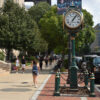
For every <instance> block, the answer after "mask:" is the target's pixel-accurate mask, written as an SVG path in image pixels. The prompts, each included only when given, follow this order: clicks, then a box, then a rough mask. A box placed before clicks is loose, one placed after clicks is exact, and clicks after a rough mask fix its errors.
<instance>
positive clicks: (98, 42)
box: [91, 23, 100, 53]
mask: <svg viewBox="0 0 100 100" xmlns="http://www.w3.org/2000/svg"><path fill="white" fill-rule="evenodd" d="M94 29H95V34H96V38H95V41H94V42H93V43H92V45H91V52H94V53H100V23H99V24H97V25H96V26H95V28H94Z"/></svg>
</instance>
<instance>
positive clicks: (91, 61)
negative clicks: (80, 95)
mask: <svg viewBox="0 0 100 100" xmlns="http://www.w3.org/2000/svg"><path fill="white" fill-rule="evenodd" d="M83 61H85V62H86V65H87V69H88V71H89V73H91V72H93V73H94V74H95V81H98V80H100V56H97V55H84V56H83Z"/></svg>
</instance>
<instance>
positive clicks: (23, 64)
mask: <svg viewBox="0 0 100 100" xmlns="http://www.w3.org/2000/svg"><path fill="white" fill-rule="evenodd" d="M21 64H22V71H23V73H24V71H25V67H26V60H25V57H24V56H23V58H22V60H21Z"/></svg>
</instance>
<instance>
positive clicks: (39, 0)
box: [27, 0, 51, 5]
mask: <svg viewBox="0 0 100 100" xmlns="http://www.w3.org/2000/svg"><path fill="white" fill-rule="evenodd" d="M27 1H28V0H27ZM32 1H33V2H34V3H35V4H37V3H38V2H47V3H49V4H50V5H51V0H32Z"/></svg>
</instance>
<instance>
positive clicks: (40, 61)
mask: <svg viewBox="0 0 100 100" xmlns="http://www.w3.org/2000/svg"><path fill="white" fill-rule="evenodd" d="M42 65H43V56H40V57H39V66H40V69H41V70H42Z"/></svg>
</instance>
